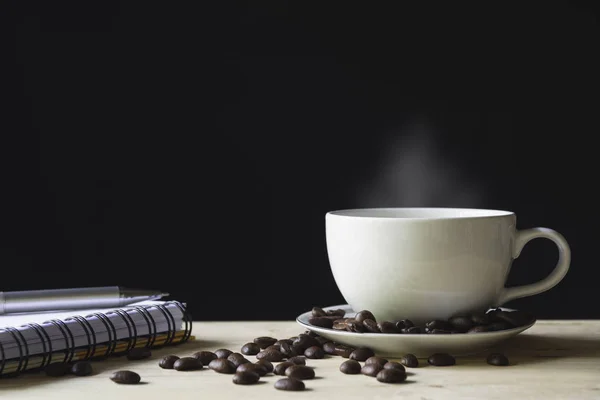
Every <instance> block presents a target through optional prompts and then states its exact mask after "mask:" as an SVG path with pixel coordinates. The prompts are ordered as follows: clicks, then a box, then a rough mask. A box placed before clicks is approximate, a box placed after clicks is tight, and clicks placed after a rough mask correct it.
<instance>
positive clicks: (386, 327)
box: [377, 321, 400, 333]
mask: <svg viewBox="0 0 600 400" xmlns="http://www.w3.org/2000/svg"><path fill="white" fill-rule="evenodd" d="M377 327H378V328H379V331H381V333H400V330H399V329H398V328H397V327H396V324H394V323H393V322H390V321H381V322H379V323H377Z"/></svg>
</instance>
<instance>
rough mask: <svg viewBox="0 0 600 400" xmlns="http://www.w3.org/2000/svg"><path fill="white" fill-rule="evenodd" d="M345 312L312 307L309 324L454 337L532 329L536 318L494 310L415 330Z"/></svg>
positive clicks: (404, 323)
mask: <svg viewBox="0 0 600 400" xmlns="http://www.w3.org/2000/svg"><path fill="white" fill-rule="evenodd" d="M344 316H345V312H344V310H342V309H338V310H327V311H325V310H323V309H322V308H320V307H313V309H312V317H311V318H310V319H309V320H308V323H309V324H311V325H313V326H318V327H320V328H325V329H335V330H343V331H348V332H355V333H365V332H367V333H408V334H419V333H423V334H452V333H480V332H493V331H501V330H505V329H512V328H516V327H520V326H525V325H529V324H530V323H532V322H533V321H535V317H533V316H532V315H531V314H529V313H526V312H523V311H504V310H502V309H500V308H495V309H492V310H489V311H487V312H486V313H481V314H474V315H459V316H455V317H452V318H450V319H448V320H433V321H429V322H427V323H426V324H425V325H423V326H416V325H415V324H414V323H413V322H412V321H411V320H408V319H403V320H398V321H377V319H376V318H375V316H374V315H373V313H372V312H370V311H368V310H362V311H359V312H358V313H356V315H355V316H354V318H344Z"/></svg>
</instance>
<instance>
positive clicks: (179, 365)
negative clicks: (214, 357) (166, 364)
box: [173, 357, 204, 371]
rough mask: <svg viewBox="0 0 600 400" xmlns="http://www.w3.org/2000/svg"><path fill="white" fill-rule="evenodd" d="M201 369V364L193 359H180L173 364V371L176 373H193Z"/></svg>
mask: <svg viewBox="0 0 600 400" xmlns="http://www.w3.org/2000/svg"><path fill="white" fill-rule="evenodd" d="M202 368H204V367H203V365H202V362H201V361H200V360H198V359H197V358H195V357H181V358H180V359H179V360H177V361H175V362H174V363H173V369H174V370H176V371H195V370H198V369H202Z"/></svg>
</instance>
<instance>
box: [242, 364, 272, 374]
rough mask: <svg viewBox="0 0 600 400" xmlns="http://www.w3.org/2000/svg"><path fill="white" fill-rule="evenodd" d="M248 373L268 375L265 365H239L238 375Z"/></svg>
mask: <svg viewBox="0 0 600 400" xmlns="http://www.w3.org/2000/svg"><path fill="white" fill-rule="evenodd" d="M246 371H250V372H254V373H256V374H258V375H259V376H265V375H266V374H267V369H266V368H265V367H264V365H260V364H253V363H245V364H240V365H238V367H237V368H236V369H235V372H236V373H238V372H246Z"/></svg>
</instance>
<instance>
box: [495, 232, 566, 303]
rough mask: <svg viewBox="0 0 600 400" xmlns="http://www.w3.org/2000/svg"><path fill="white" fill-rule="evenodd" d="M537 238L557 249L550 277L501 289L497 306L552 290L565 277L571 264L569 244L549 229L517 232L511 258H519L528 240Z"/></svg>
mask: <svg viewBox="0 0 600 400" xmlns="http://www.w3.org/2000/svg"><path fill="white" fill-rule="evenodd" d="M537 238H546V239H550V240H552V241H553V242H554V244H556V246H557V247H558V263H557V264H556V267H554V270H552V272H551V273H550V275H548V276H547V277H546V278H544V279H542V280H541V281H539V282H536V283H532V284H530V285H523V286H516V287H511V288H505V289H503V291H502V292H501V294H500V297H499V298H498V305H502V304H505V303H508V302H509V301H511V300H515V299H518V298H521V297H527V296H533V295H536V294H539V293H542V292H545V291H547V290H549V289H552V288H553V287H554V286H556V285H557V284H558V283H559V282H560V281H561V280H562V279H563V278H564V277H565V275H566V274H567V271H569V266H570V264H571V249H570V248H569V244H568V243H567V241H566V240H565V238H564V237H563V236H562V235H561V234H560V233H558V232H556V231H554V230H552V229H549V228H532V229H524V230H521V231H517V232H516V237H515V242H514V246H513V258H517V257H519V255H520V254H521V250H523V247H525V245H526V244H527V243H528V242H529V241H530V240H533V239H537Z"/></svg>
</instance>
